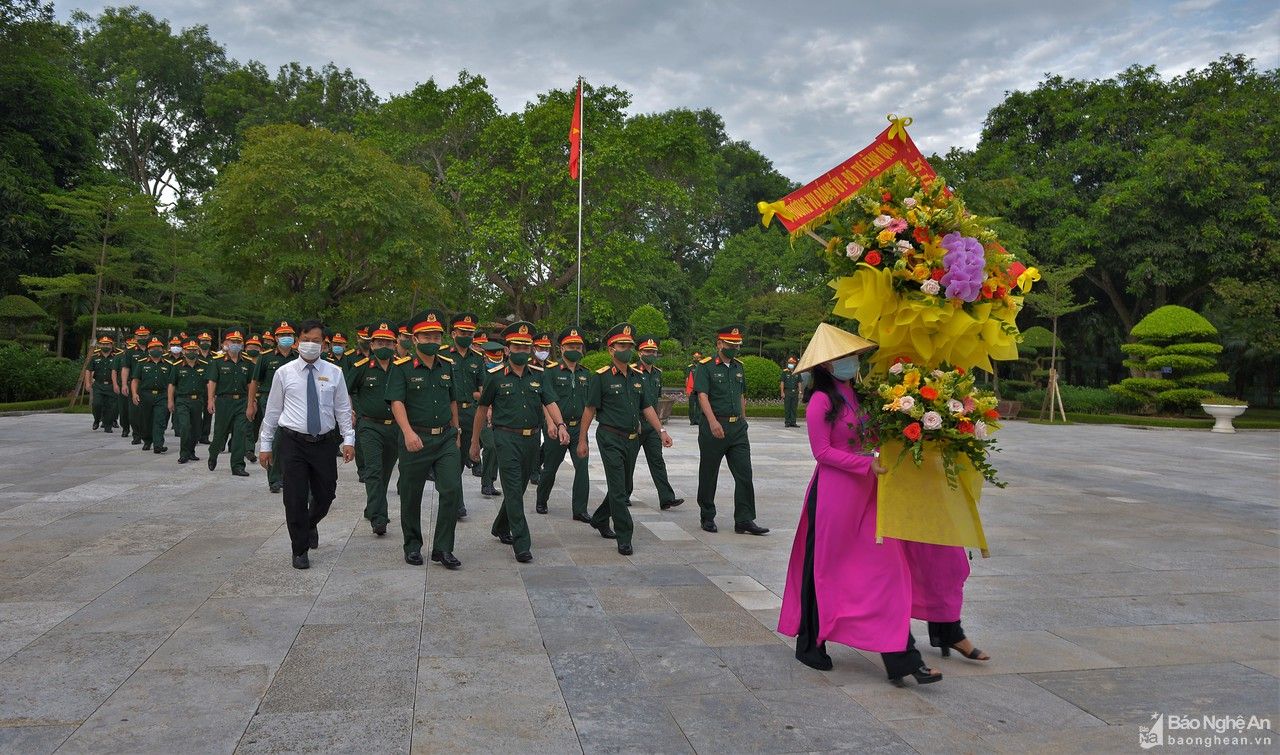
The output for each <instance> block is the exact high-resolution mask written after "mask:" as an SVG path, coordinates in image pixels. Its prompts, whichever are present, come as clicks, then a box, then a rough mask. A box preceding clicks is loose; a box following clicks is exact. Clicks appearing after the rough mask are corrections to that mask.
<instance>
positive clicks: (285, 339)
mask: <svg viewBox="0 0 1280 755" xmlns="http://www.w3.org/2000/svg"><path fill="white" fill-rule="evenodd" d="M276 343H277V344H279V346H280V348H282V349H287V348H289V347H291V346H293V336H280V337H279V338H277V339H276Z"/></svg>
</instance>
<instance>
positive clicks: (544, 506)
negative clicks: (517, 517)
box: [533, 503, 547, 514]
mask: <svg viewBox="0 0 1280 755" xmlns="http://www.w3.org/2000/svg"><path fill="white" fill-rule="evenodd" d="M533 510H534V511H536V512H538V513H539V514H545V513H547V504H545V503H539V504H535V505H534V507H533Z"/></svg>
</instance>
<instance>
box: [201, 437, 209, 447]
mask: <svg viewBox="0 0 1280 755" xmlns="http://www.w3.org/2000/svg"><path fill="white" fill-rule="evenodd" d="M200 442H201V443H203V444H205V445H206V446H207V445H209V439H208V438H201V439H200Z"/></svg>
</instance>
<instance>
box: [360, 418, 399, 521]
mask: <svg viewBox="0 0 1280 755" xmlns="http://www.w3.org/2000/svg"><path fill="white" fill-rule="evenodd" d="M399 454H400V428H399V427H396V424H395V422H392V423H391V424H386V423H384V422H382V421H381V420H373V419H368V418H367V417H361V418H360V422H359V424H357V425H356V458H357V459H359V460H361V461H362V462H363V463H364V518H365V519H368V520H369V521H370V522H371V523H372V524H373V525H374V526H375V527H376V526H378V525H382V524H386V523H387V522H389V521H390V518H389V517H388V516H387V486H388V485H389V484H390V483H391V472H392V470H394V469H395V467H396V456H397V455H399Z"/></svg>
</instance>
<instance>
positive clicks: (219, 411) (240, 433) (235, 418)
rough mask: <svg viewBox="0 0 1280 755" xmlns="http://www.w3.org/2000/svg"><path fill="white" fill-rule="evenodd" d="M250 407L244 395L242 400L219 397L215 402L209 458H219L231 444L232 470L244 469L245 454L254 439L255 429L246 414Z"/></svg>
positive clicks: (241, 395)
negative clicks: (250, 441) (251, 439)
mask: <svg viewBox="0 0 1280 755" xmlns="http://www.w3.org/2000/svg"><path fill="white" fill-rule="evenodd" d="M248 405H249V399H248V398H247V397H246V396H245V395H244V394H243V393H242V394H240V398H232V397H231V396H217V397H215V398H214V400H213V408H214V414H213V417H214V423H213V439H212V440H211V441H210V442H209V458H210V459H216V458H218V454H220V453H222V451H223V450H224V449H226V448H227V446H228V443H230V450H231V469H232V470H237V469H244V453H245V451H246V450H248V447H249V439H250V437H252V436H251V433H252V432H253V427H252V425H250V423H249V418H248V417H246V416H245V414H244V410H245V408H246V407H247V406H248ZM206 408H208V407H206Z"/></svg>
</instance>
